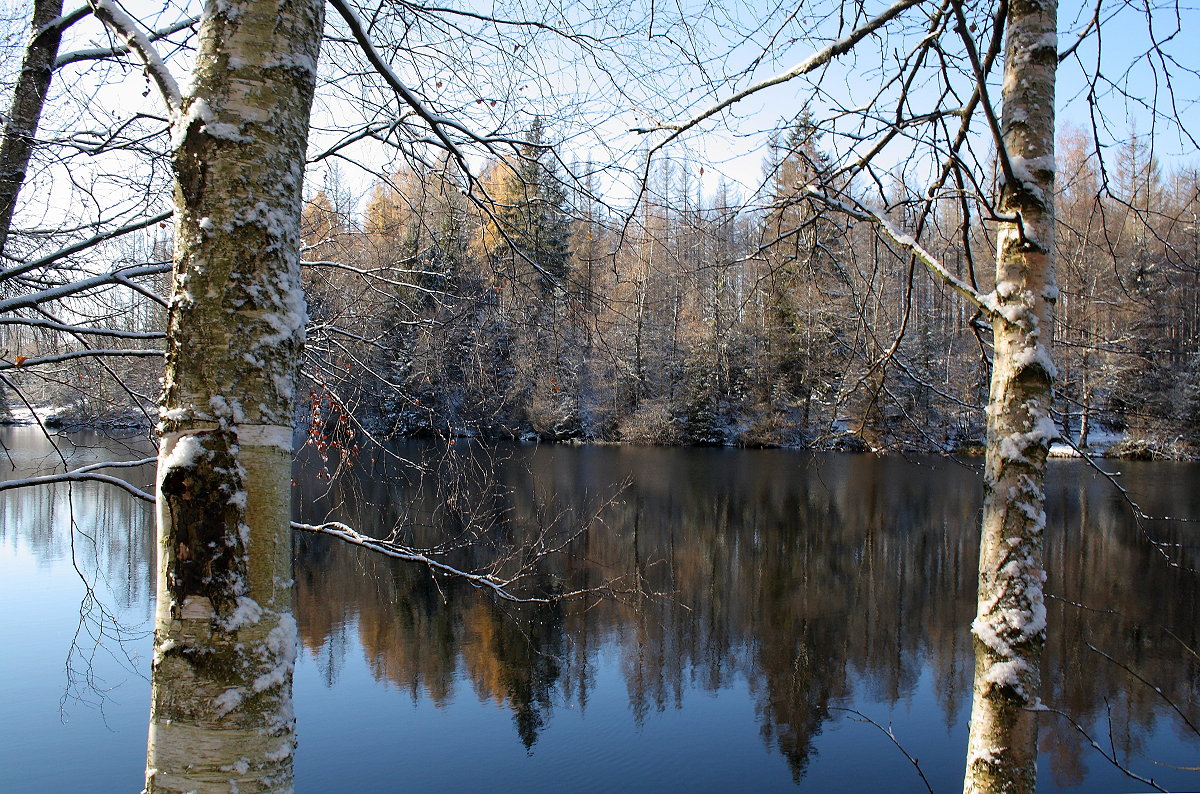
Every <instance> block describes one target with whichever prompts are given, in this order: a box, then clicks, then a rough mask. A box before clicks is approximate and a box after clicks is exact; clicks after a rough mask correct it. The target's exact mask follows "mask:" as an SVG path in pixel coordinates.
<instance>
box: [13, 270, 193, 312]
mask: <svg viewBox="0 0 1200 794" xmlns="http://www.w3.org/2000/svg"><path fill="white" fill-rule="evenodd" d="M170 271H171V263H170V262H163V263H158V264H151V265H138V266H136V267H126V268H118V269H117V270H114V271H112V272H109V273H101V274H100V275H97V276H91V277H89V278H84V279H80V280H78V281H72V282H70V283H67V284H61V285H59V286H57V287H50V288H49V289H44V290H40V291H38V292H33V293H30V294H28V295H17V296H14V297H12V298H7V299H5V300H0V314H3V313H5V312H11V311H16V310H18V309H34V308H37V307H39V306H41V305H42V304H45V303H49V302H50V301H56V300H61V299H63V298H69V297H71V296H72V295H78V294H79V293H81V292H90V291H92V290H95V289H100V288H101V287H108V286H112V285H113V284H124V285H126V286H128V284H129V280H130V279H134V278H140V277H141V276H151V275H157V274H159V273H169V272H170Z"/></svg>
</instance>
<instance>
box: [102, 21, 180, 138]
mask: <svg viewBox="0 0 1200 794" xmlns="http://www.w3.org/2000/svg"><path fill="white" fill-rule="evenodd" d="M89 2H90V3H91V6H92V13H93V14H95V15H96V18H97V19H99V20H100V21H101V22H103V23H104V24H105V25H107V26H108V27H109V28H111V29H112V31H113V33H115V34H116V35H117V36H118V37H120V38H121V39H122V40H124V42H125V46H126V47H128V48H129V51H130V52H132V53H133V54H134V55H136V56H137V57H138V58H139V59H140V60H141V61H142V64H143V65H144V66H145V67H146V72H147V74H149V75H150V79H151V80H153V81H154V83H155V85H157V86H158V90H159V92H160V93H161V94H162V97H163V101H164V102H165V103H166V105H167V108H168V109H169V110H170V111H171V113H172V114H174V113H178V112H179V108H180V107H181V106H182V104H183V95H182V94H181V93H180V91H179V84H178V83H176V82H175V76H174V75H172V74H171V70H170V69H168V68H167V65H166V63H164V62H163V59H162V56H161V55H159V54H158V50H156V49H154V45H153V44H152V43H151V42H150V39H149V38H147V36H146V34H145V33H143V32H142V30H141V28H140V27H138V24H137V22H135V21H134V19H133V17H131V16H129V15H128V14H126V13H125V12H124V11H122V10H121V8H120V7H119V6H118V5H117V4H116V3H114V2H112V0H89Z"/></svg>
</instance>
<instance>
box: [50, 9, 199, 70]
mask: <svg viewBox="0 0 1200 794" xmlns="http://www.w3.org/2000/svg"><path fill="white" fill-rule="evenodd" d="M80 11H82V12H84V13H89V12H90V11H91V9H90V8H88V7H84V8H82V9H80ZM76 13H79V11H76ZM199 21H200V17H188V18H187V19H181V20H179V21H178V22H176V23H174V24H172V25H167V26H166V27H165V28H159V29H158V30H156V31H154V32H153V33H151V34H150V35H148V36H146V40H147V41H148V42H155V41H159V40H161V39H165V38H166V37H168V36H172V35H174V34H176V33H179V32H180V31H182V30H187V29H188V28H190V27H193V26H195V25H196V23H198V22H199ZM129 52H130V47H129V46H127V45H126V46H117V47H94V48H92V49H86V50H74V51H72V52H68V53H65V54H63V55H60V56H58V58H56V59H55V60H54V68H55V69H61V68H63V67H64V66H69V65H70V64H73V63H79V62H80V61H98V60H103V59H104V58H116V57H118V56H121V55H128V54H129Z"/></svg>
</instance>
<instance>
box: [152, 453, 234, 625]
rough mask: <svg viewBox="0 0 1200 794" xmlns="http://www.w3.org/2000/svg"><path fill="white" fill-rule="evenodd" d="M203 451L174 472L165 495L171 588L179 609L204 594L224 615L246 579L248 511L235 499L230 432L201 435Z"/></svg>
mask: <svg viewBox="0 0 1200 794" xmlns="http://www.w3.org/2000/svg"><path fill="white" fill-rule="evenodd" d="M195 437H196V438H197V440H199V441H200V443H201V445H202V447H203V452H201V453H200V454H198V455H197V456H196V458H195V460H194V461H192V463H191V465H188V466H178V467H175V468H172V469H170V470H169V471H168V472H167V473H166V474H165V476H164V477H163V479H162V485H161V493H162V498H163V499H164V500H165V501H166V506H167V511H168V514H169V516H170V526H169V528H168V532H169V535H168V543H167V547H168V548H169V549H170V550H171V556H170V558H169V559H168V560H167V561H166V566H167V571H166V573H167V588H168V590H169V591H170V593H171V600H172V602H174V604H175V605H176V606H175V609H176V611H178V610H179V609H181V607H182V605H183V602H184V599H185V598H187V597H188V596H203V597H206V598H208V599H209V600H210V601H212V603H213V606H214V607H215V608H216V609H217V611H218V612H221V611H222V606H228V605H231V604H232V603H233V602H234V601H235V600H236V598H237V596H238V595H239V592H240V588H241V586H242V583H243V582H244V581H245V574H246V571H245V549H244V548H243V543H242V538H241V533H240V531H239V528H240V527H241V524H242V519H243V516H242V511H241V509H240V508H239V507H238V506H237V505H236V504H234V503H232V502H231V501H230V498H231V497H232V496H233V494H235V493H237V492H238V491H239V490H241V487H242V482H241V475H240V470H239V468H238V464H237V460H236V458H235V457H234V455H233V453H232V451H231V446H232V442H233V440H234V439H233V436H232V434H230V433H227V432H222V431H215V432H210V433H202V434H196V436H195Z"/></svg>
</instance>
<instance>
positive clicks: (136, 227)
mask: <svg viewBox="0 0 1200 794" xmlns="http://www.w3.org/2000/svg"><path fill="white" fill-rule="evenodd" d="M172 215H174V210H170V211H167V212H160V213H159V214H158V215H151V216H150V217H149V218H143V219H141V220H139V221H134V222H133V223H130V224H126V225H125V226H122V227H120V228H118V229H112V230H110V231H106V232H102V233H100V234H97V235H93V236H92V237H89V238H88V239H86V240H80V241H79V242H77V243H71V244H70V245H68V246H67V247H65V248H60V249H59V250H57V251H55V252H54V253H52V254H46V255H45V256H43V257H39V258H38V259H34V260H32V261H30V262H23V263H22V264H19V265H13V266H12V267H10V268H7V269H5V270H0V281H6V280H8V279H10V278H14V277H16V276H20V275H23V274H25V273H29V272H30V271H33V270H37V269H39V268H44V267H46V266H47V265H52V264H54V263H55V262H57V261H59V260H60V259H65V258H67V257H68V256H71V255H72V254H77V253H79V252H80V251H86V250H87V249H89V248H91V247H92V246H94V245H97V244H99V243H102V242H105V241H107V240H113V239H116V238H117V237H121V236H122V235H126V234H129V233H130V232H136V231H140V230H141V229H145V228H146V227H147V226H153V225H154V224H156V223H160V222H162V221H165V220H169V219H170V218H171V216H172ZM0 311H3V309H2V308H0Z"/></svg>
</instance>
